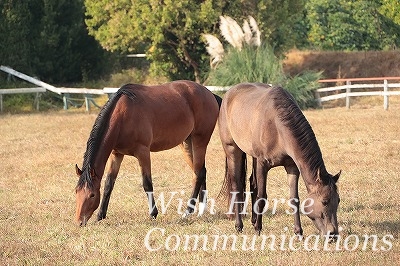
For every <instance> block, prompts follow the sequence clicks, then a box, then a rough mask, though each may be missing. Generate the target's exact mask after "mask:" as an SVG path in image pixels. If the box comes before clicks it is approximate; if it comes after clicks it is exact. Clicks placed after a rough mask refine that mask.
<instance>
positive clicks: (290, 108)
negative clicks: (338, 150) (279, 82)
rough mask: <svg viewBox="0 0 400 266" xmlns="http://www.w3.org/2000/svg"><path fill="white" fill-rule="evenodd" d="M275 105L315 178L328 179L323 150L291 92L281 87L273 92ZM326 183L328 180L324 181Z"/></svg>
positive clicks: (275, 88)
mask: <svg viewBox="0 0 400 266" xmlns="http://www.w3.org/2000/svg"><path fill="white" fill-rule="evenodd" d="M271 93H272V98H274V105H275V108H276V110H277V111H278V116H279V118H280V120H281V121H282V123H283V124H284V125H285V126H286V127H287V128H289V129H290V131H291V132H292V134H293V137H294V138H295V139H296V141H297V144H298V145H299V147H300V151H301V153H302V156H303V158H304V160H305V162H306V163H307V164H308V166H309V169H310V171H311V173H312V174H313V176H316V175H317V171H318V170H320V177H321V178H322V177H327V172H326V169H325V165H324V161H323V159H322V153H321V149H320V148H319V145H318V142H317V139H316V137H315V134H314V131H313V130H312V128H311V125H310V124H309V123H308V121H307V119H306V118H305V116H304V114H303V112H302V111H301V110H300V108H299V106H298V105H297V103H296V101H295V100H294V98H293V97H292V95H290V93H289V92H287V91H286V90H284V89H283V88H280V87H274V88H273V89H272V90H271ZM324 181H326V180H324Z"/></svg>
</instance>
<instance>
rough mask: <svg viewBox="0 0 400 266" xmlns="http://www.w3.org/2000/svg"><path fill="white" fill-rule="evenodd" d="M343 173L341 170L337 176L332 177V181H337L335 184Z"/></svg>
mask: <svg viewBox="0 0 400 266" xmlns="http://www.w3.org/2000/svg"><path fill="white" fill-rule="evenodd" d="M341 173H342V170H340V171H339V173H337V174H336V175H334V176H332V179H333V181H335V183H336V182H337V181H338V179H339V177H340V174H341Z"/></svg>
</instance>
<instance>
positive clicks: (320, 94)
mask: <svg viewBox="0 0 400 266" xmlns="http://www.w3.org/2000/svg"><path fill="white" fill-rule="evenodd" d="M393 80H398V81H400V77H382V78H353V79H326V80H320V81H319V82H321V83H333V82H334V83H338V82H346V85H342V86H334V87H327V88H321V89H317V90H315V97H316V99H317V101H318V104H319V105H321V104H322V102H326V101H331V100H337V99H341V98H345V99H346V107H347V108H350V98H351V97H364V96H382V97H383V108H384V109H385V110H388V108H389V96H392V95H400V83H389V81H393ZM364 81H381V82H382V83H370V84H352V82H364ZM353 89H363V91H352V90H353ZM390 89H395V90H392V91H390Z"/></svg>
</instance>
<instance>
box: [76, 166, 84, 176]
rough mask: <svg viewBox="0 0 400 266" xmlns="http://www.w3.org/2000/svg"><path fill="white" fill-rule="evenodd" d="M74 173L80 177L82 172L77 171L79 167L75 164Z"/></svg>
mask: <svg viewBox="0 0 400 266" xmlns="http://www.w3.org/2000/svg"><path fill="white" fill-rule="evenodd" d="M75 171H76V175H77V176H81V175H82V170H81V169H79V167H78V165H77V164H75Z"/></svg>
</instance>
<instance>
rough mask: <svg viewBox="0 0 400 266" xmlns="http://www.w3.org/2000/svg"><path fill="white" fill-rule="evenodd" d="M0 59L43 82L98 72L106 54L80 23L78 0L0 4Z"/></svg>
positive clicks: (81, 10) (71, 79) (70, 79)
mask: <svg viewBox="0 0 400 266" xmlns="http://www.w3.org/2000/svg"><path fill="white" fill-rule="evenodd" d="M0 12H1V13H2V14H1V16H0V22H1V23H0V36H1V38H0V48H1V49H0V61H1V63H2V64H5V65H9V66H11V67H13V68H15V69H17V70H19V71H21V72H24V73H28V74H30V75H35V76H37V77H39V78H41V79H44V80H46V81H47V82H53V83H65V82H79V81H82V79H85V78H89V76H90V78H97V77H99V74H102V73H103V71H102V69H103V68H102V66H105V65H106V64H105V62H103V61H104V60H103V59H104V58H105V56H106V54H105V53H104V51H103V49H102V48H101V47H100V46H99V44H98V43H97V42H96V41H95V40H94V38H93V37H91V36H89V35H88V32H87V29H86V25H85V24H84V5H83V0H74V1H69V0H30V1H24V0H6V1H2V2H1V3H0Z"/></svg>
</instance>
